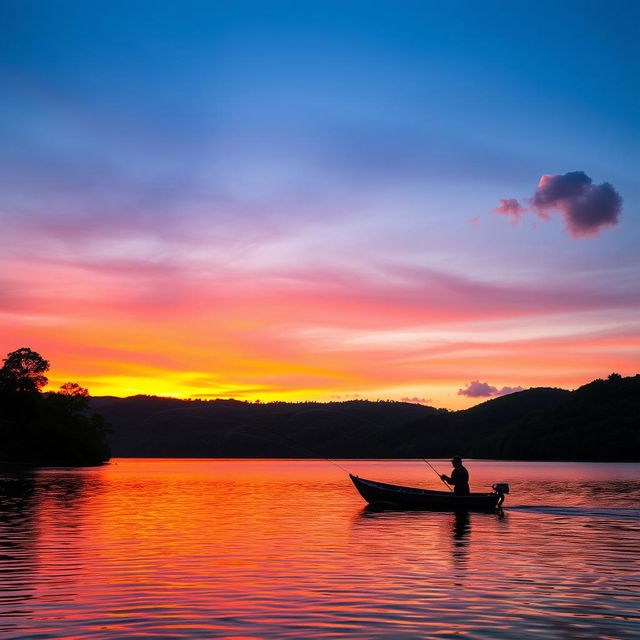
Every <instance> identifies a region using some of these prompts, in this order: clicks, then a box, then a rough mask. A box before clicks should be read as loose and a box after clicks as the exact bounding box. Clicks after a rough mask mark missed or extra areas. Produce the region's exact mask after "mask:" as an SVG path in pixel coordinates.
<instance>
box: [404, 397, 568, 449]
mask: <svg viewBox="0 0 640 640" xmlns="http://www.w3.org/2000/svg"><path fill="white" fill-rule="evenodd" d="M570 395H571V392H570V391H566V390H564V389H551V388H536V389H528V390H526V391H520V392H518V393H511V394H509V395H506V396H501V397H499V398H493V399H492V400H487V401H486V402H483V403H482V404H478V405H476V406H475V407H471V408H470V409H464V410H462V411H448V412H442V413H438V414H433V415H429V416H425V417H423V418H419V419H417V420H414V421H411V422H408V423H406V424H405V425H403V426H402V428H401V430H399V432H398V437H399V439H401V440H402V442H404V445H403V453H404V454H405V455H407V456H411V455H412V454H419V455H420V456H422V455H425V456H426V455H430V456H434V457H440V456H449V455H451V454H452V453H457V454H458V455H461V456H463V457H466V458H495V457H496V456H497V454H498V452H497V450H496V447H495V444H491V443H492V442H493V439H494V437H495V434H497V433H502V431H503V430H504V429H506V428H507V427H508V425H509V424H510V423H512V422H513V421H515V420H517V419H519V418H522V417H523V416H525V415H529V414H532V413H535V412H537V411H541V410H546V409H551V408H553V407H556V406H557V405H558V404H560V403H561V402H562V401H563V400H564V399H565V398H567V397H568V396H570Z"/></svg>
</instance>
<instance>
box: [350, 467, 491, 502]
mask: <svg viewBox="0 0 640 640" xmlns="http://www.w3.org/2000/svg"><path fill="white" fill-rule="evenodd" d="M349 477H350V478H351V481H352V482H353V484H354V485H355V488H356V489H357V490H358V492H359V493H360V495H361V496H362V497H363V498H364V499H365V500H366V501H367V502H368V503H369V504H370V505H372V506H375V507H383V508H398V507H401V508H403V509H430V510H442V511H488V510H493V509H496V508H498V506H499V504H501V500H502V499H504V496H502V494H500V493H470V494H468V495H459V494H455V493H452V492H450V491H430V490H429V489H418V488H415V487H403V486H400V485H397V484H386V483H384V482H375V481H374V480H365V479H364V478H359V477H358V476H354V475H351V474H350V475H349Z"/></svg>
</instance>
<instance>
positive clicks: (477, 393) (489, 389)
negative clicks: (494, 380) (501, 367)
mask: <svg viewBox="0 0 640 640" xmlns="http://www.w3.org/2000/svg"><path fill="white" fill-rule="evenodd" d="M517 391H524V388H523V387H502V389H498V388H497V387H494V386H492V385H490V384H489V383H488V382H480V381H479V380H473V381H472V382H467V383H466V384H465V386H464V388H463V389H458V395H459V396H467V397H468V398H497V397H498V396H506V395H507V394H509V393H516V392H517Z"/></svg>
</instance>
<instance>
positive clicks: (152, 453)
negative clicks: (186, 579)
mask: <svg viewBox="0 0 640 640" xmlns="http://www.w3.org/2000/svg"><path fill="white" fill-rule="evenodd" d="M92 402H93V408H94V410H96V411H99V412H100V413H102V414H103V415H104V417H105V418H106V419H107V421H108V422H109V423H110V424H111V425H112V428H113V433H112V434H111V436H110V444H111V447H112V450H113V455H114V456H123V457H127V456H140V457H265V458H268V457H284V458H286V457H292V458H304V457H332V458H405V457H406V458H421V457H440V456H449V455H452V454H454V453H457V454H459V455H461V456H463V457H475V458H504V459H528V460H553V459H555V460H640V375H637V376H635V377H631V378H621V377H620V376H617V375H616V374H612V376H610V377H609V379H607V380H596V381H594V382H591V383H589V384H587V385H585V386H583V387H580V388H579V389H577V390H576V391H572V392H571V391H565V390H563V389H552V388H536V389H529V390H527V391H521V392H519V393H513V394H510V395H506V396H502V397H500V398H495V399H492V400H489V401H487V402H483V403H482V404H479V405H477V406H475V407H472V408H470V409H466V410H463V411H446V410H440V409H434V408H433V407H425V406H421V405H416V404H409V403H403V402H369V401H365V400H354V401H350V402H331V403H315V402H307V403H284V402H276V403H268V404H251V403H246V402H240V401H236V400H212V401H204V400H176V399H172V398H158V397H153V396H134V397H131V398H109V397H103V398H94V399H93V401H92Z"/></svg>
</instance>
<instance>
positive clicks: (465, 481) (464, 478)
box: [440, 456, 469, 495]
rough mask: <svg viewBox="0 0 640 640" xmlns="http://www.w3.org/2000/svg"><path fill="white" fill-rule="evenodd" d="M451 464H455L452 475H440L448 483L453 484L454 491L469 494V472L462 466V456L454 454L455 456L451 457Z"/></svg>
mask: <svg viewBox="0 0 640 640" xmlns="http://www.w3.org/2000/svg"><path fill="white" fill-rule="evenodd" d="M451 464H452V465H453V471H452V472H451V476H447V475H445V474H444V473H443V474H442V475H441V476H440V477H441V478H442V479H443V480H444V481H445V482H446V483H447V484H450V485H452V486H453V493H457V494H460V495H468V494H469V472H468V471H467V470H466V469H465V468H464V467H463V466H462V458H461V457H460V456H453V458H451Z"/></svg>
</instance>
